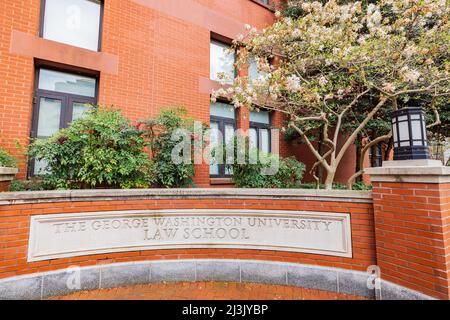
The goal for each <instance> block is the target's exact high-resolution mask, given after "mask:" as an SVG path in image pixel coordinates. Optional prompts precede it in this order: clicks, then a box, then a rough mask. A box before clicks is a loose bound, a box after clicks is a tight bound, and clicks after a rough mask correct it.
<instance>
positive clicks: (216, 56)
mask: <svg viewBox="0 0 450 320" xmlns="http://www.w3.org/2000/svg"><path fill="white" fill-rule="evenodd" d="M228 49H230V46H228V45H226V44H224V43H222V42H218V41H215V40H211V47H210V64H211V67H210V77H211V80H215V81H220V79H219V74H220V73H224V74H225V75H226V77H227V81H226V82H229V83H232V82H233V79H234V77H235V69H234V63H235V61H236V56H235V54H234V53H230V52H227V50H228Z"/></svg>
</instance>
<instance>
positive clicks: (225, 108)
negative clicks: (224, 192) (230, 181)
mask: <svg viewBox="0 0 450 320" xmlns="http://www.w3.org/2000/svg"><path fill="white" fill-rule="evenodd" d="M235 129H236V115H235V109H234V107H233V106H232V105H229V104H227V103H222V102H216V103H213V104H212V105H211V137H210V139H211V149H213V148H214V147H217V146H220V145H222V146H224V145H227V144H228V143H231V142H233V139H234V131H235ZM224 158H225V156H224ZM222 162H223V161H222ZM210 175H211V177H215V178H219V177H227V176H228V177H229V176H231V175H232V172H231V170H230V169H228V168H226V166H225V165H224V164H216V163H213V161H211V164H210Z"/></svg>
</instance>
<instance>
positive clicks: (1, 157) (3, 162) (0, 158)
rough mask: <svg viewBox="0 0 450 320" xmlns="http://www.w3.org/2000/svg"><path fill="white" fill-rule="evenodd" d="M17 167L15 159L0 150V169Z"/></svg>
mask: <svg viewBox="0 0 450 320" xmlns="http://www.w3.org/2000/svg"><path fill="white" fill-rule="evenodd" d="M16 166H17V159H16V158H14V157H13V156H11V155H10V154H9V153H8V152H6V151H5V150H4V149H2V148H0V167H13V168H15V167H16Z"/></svg>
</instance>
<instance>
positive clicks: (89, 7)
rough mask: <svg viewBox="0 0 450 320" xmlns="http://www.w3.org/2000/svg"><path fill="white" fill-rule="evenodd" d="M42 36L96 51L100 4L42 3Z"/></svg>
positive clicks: (82, 0) (85, 0) (95, 0)
mask: <svg viewBox="0 0 450 320" xmlns="http://www.w3.org/2000/svg"><path fill="white" fill-rule="evenodd" d="M42 8H43V11H42V22H41V36H42V37H43V38H45V39H49V40H53V41H58V42H62V43H66V44H70V45H73V46H76V47H80V48H84V49H89V50H94V51H98V50H99V49H100V48H99V47H100V45H99V43H100V29H101V28H100V25H101V15H102V13H101V11H102V2H101V1H100V0H42Z"/></svg>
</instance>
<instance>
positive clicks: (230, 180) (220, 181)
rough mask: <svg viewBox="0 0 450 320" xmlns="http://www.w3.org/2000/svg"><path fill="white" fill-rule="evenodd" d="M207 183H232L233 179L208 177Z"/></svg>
mask: <svg viewBox="0 0 450 320" xmlns="http://www.w3.org/2000/svg"><path fill="white" fill-rule="evenodd" d="M209 183H210V184H211V185H233V184H234V182H233V179H231V178H210V179H209Z"/></svg>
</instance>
